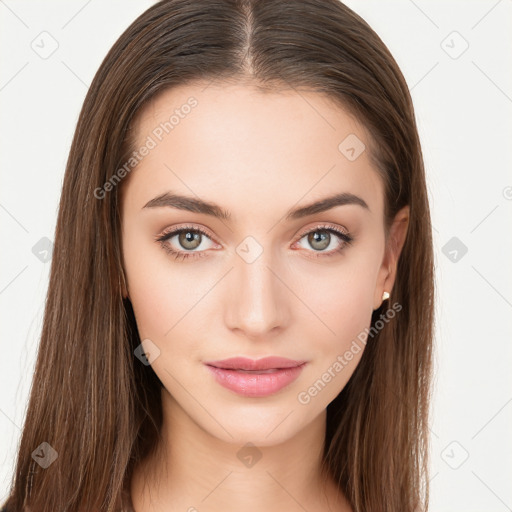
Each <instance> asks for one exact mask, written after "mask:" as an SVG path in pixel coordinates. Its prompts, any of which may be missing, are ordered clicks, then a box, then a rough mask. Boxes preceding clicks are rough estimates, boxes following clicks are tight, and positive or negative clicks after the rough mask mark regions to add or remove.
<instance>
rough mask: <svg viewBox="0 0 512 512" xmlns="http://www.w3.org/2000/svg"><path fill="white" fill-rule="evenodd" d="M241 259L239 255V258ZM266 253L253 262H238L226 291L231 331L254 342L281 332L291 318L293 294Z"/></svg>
mask: <svg viewBox="0 0 512 512" xmlns="http://www.w3.org/2000/svg"><path fill="white" fill-rule="evenodd" d="M236 258H238V256H236ZM273 267H276V265H275V262H274V264H273V262H272V261H271V258H270V257H269V256H268V255H267V252H266V251H263V253H262V254H261V255H260V256H259V257H258V258H257V259H256V260H255V261H252V262H250V263H249V262H247V261H245V260H244V259H243V258H238V259H237V261H235V268H234V269H233V271H232V272H230V276H229V284H228V288H227V290H228V291H227V293H228V297H227V298H226V309H225V321H226V325H227V326H228V327H229V329H231V330H232V331H239V334H240V333H242V334H243V335H244V336H245V337H247V338H250V339H252V340H257V339H268V338H269V337H271V336H272V335H275V334H277V333H278V332H280V331H281V330H282V329H283V328H284V327H285V323H286V322H287V319H288V318H289V315H288V302H287V299H286V297H287V296H288V299H289V298H290V297H289V296H290V293H291V292H290V291H289V290H288V289H287V288H286V286H285V284H284V283H283V281H284V282H286V279H284V276H282V275H280V273H281V274H282V272H280V271H279V270H278V267H276V268H273Z"/></svg>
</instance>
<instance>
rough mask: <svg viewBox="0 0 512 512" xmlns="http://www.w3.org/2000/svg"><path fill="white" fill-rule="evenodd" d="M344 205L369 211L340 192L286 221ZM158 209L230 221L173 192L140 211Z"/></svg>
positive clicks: (299, 210) (291, 212) (210, 206)
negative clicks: (162, 208)
mask: <svg viewBox="0 0 512 512" xmlns="http://www.w3.org/2000/svg"><path fill="white" fill-rule="evenodd" d="M344 205H359V206H361V207H362V208H364V209H366V210H368V211H370V208H369V206H368V205H367V204H366V201H365V200H364V199H362V198H361V197H359V196H356V195H354V194H352V193H350V192H341V193H339V194H335V195H333V196H329V197H325V198H324V199H320V200H319V201H315V202H314V203H310V204H308V205H306V206H300V207H299V208H295V209H292V210H289V211H288V212H287V214H286V220H296V219H301V218H303V217H308V216H310V215H314V214H316V213H320V212H325V211H327V210H330V209H331V208H335V207H337V206H344ZM160 207H170V208H176V209H178V210H185V211H188V212H193V213H202V214H204V215H211V216H212V217H216V218H218V219H221V220H227V221H231V220H232V216H231V213H230V212H229V211H228V210H224V209H223V208H221V207H220V206H219V205H217V204H215V203H212V202H209V201H204V200H203V199H199V198H196V197H191V196H183V195H179V194H175V193H173V192H165V193H163V194H161V195H159V196H157V197H155V198H153V199H151V200H150V201H148V202H147V203H146V204H145V205H144V206H143V208H142V209H144V208H160Z"/></svg>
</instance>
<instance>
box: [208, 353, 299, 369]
mask: <svg viewBox="0 0 512 512" xmlns="http://www.w3.org/2000/svg"><path fill="white" fill-rule="evenodd" d="M305 362H306V361H295V360H293V359H287V358H286V357H277V356H269V357H263V358H262V359H248V358H247V357H231V358H229V359H222V360H219V361H207V362H206V363H205V364H207V365H209V366H215V367H216V368H223V369H225V370H271V369H279V368H294V367H296V366H301V365H302V364H304V363H305Z"/></svg>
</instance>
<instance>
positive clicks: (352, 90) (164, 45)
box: [5, 0, 434, 512]
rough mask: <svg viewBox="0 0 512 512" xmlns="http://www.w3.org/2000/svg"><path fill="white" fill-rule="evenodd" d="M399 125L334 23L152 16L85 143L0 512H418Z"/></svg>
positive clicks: (417, 258)
mask: <svg viewBox="0 0 512 512" xmlns="http://www.w3.org/2000/svg"><path fill="white" fill-rule="evenodd" d="M433 297H434V275H433V251H432V239H431V225H430V214H429V205H428V195H427V189H426V185H425V175H424V168H423V161H422V154H421V147H420V142H419V138H418V133H417V128H416V123H415V117H414V110H413V105H412V102H411V97H410V94H409V91H408V88H407V85H406V83H405V80H404V78H403V76H402V74H401V72H400V70H399V69H398V66H397V64H396V62H395V61H394V59H393V57H392V56H391V55H390V53H389V51H388V50H387V48H386V46H385V45H384V43H383V42H382V41H381V40H380V39H379V37H378V36H377V35H376V34H375V32H374V31H373V30H372V29H371V28H370V27H369V26H368V25H367V24H366V23H365V22H364V21H363V20H362V19H361V18H360V17H359V16H357V15H356V14H355V13H354V12H352V11H351V10H350V9H349V8H347V7H346V6H345V5H343V4H342V3H341V2H339V1H338V0H305V1H302V0H301V1H297V0H293V1H283V0H198V1H193V2H192V1H185V0H163V1H161V2H159V3H157V4H155V5H153V6H152V7H151V8H149V9H148V10H147V11H146V12H145V13H143V14H142V15H141V16H140V17H139V18H138V19H137V20H136V21H135V22H134V23H133V24H132V25H131V26H130V27H129V28H128V29H127V30H126V31H125V33H124V34H122V35H121V37H120V38H119V40H118V41H117V42H116V43H115V45H114V46H113V48H112V49H111V51H110V52H109V53H108V55H107V57H106V58H105V60H104V62H103V63H102V65H101V67H100V69H99V71H98V72H97V74H96V76H95V78H94V80H93V82H92V84H91V87H90V89H89V92H88V94H87V97H86V99H85V102H84V105H83V109H82V112H81V114H80V118H79V121H78V125H77V129H76V133H75V137H74V140H73V144H72V147H71V151H70V155H69V160H68V164H67V168H66V173H65V179H64V184H63V189H62V197H61V203H60V209H59V214H58V221H57V228H56V233H55V249H54V253H53V260H52V267H51V276H50V283H49V289H48V297H47V303H46V310H45V315H44V325H43V331H42V336H41V342H40V348H39V352H38V358H37V364H36V371H35V375H34V379H33V386H32V390H31V395H30V400H29V404H28V411H27V415H26V419H25V423H24V427H23V433H22V437H21V443H20V447H19V455H18V459H17V465H16V471H15V474H14V478H13V482H12V488H11V492H10V495H9V499H8V500H7V502H6V504H5V510H7V511H8V512H18V511H37V512H42V511H56V510H58V511H66V512H75V511H77V512H78V511H88V512H90V511H109V512H110V511H117V510H125V511H136V512H156V511H164V510H165V511H172V512H173V511H178V510H179V511H189V512H192V511H200V512H206V511H223V512H224V511H230V510H244V511H249V512H252V511H256V510H258V511H260V510H266V511H270V512H273V511H277V510H279V511H282V510H286V511H299V510H301V511H304V510H307V511H308V512H317V511H318V512H319V511H327V510H329V511H332V512H342V511H343V512H346V511H353V512H363V511H372V512H373V511H383V512H384V511H386V512H396V511H401V512H405V511H408V512H413V511H419V510H426V509H427V506H428V409H429V403H428V400H429V393H430V378H431V359H432V335H433V334H432V333H433V321H434V317H433V311H434V303H433Z"/></svg>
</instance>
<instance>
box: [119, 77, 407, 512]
mask: <svg viewBox="0 0 512 512" xmlns="http://www.w3.org/2000/svg"><path fill="white" fill-rule="evenodd" d="M205 87H206V84H200V85H193V86H192V85H188V86H184V87H179V88H175V89H172V90H170V91H166V92H165V93H163V94H162V95H160V96H159V97H157V98H156V100H154V101H153V102H152V103H151V104H149V105H148V106H147V107H146V108H145V109H144V110H143V111H142V113H141V115H140V116H138V118H137V123H136V125H135V135H136V144H135V146H136V147H137V148H139V147H141V146H143V145H144V144H145V142H146V141H147V137H148V136H151V134H153V135H152V137H153V139H155V140H156V138H155V136H154V133H155V132H154V130H155V128H156V127H158V126H159V125H160V123H162V122H164V121H166V120H169V118H170V116H171V115H172V114H173V112H174V111H175V109H177V108H180V106H182V105H184V104H185V103H186V102H187V99H188V98H189V97H191V96H193V97H194V98H195V99H196V100H197V106H195V107H194V108H193V109H192V110H191V111H190V112H189V113H188V114H187V115H183V116H182V117H180V119H179V122H178V123H177V124H176V125H175V126H174V128H173V129H172V131H169V133H166V134H164V136H163V137H162V138H161V139H162V140H157V142H158V143H157V144H156V146H155V147H154V148H152V149H151V150H150V151H149V153H148V154H147V155H146V156H144V158H143V159H142V161H140V163H139V164H138V165H137V167H136V168H135V170H133V171H132V173H131V174H130V175H129V177H127V178H125V181H124V182H123V183H122V187H123V195H122V205H121V208H122V229H123V239H122V245H123V258H124V265H125V270H126V275H127V289H126V290H125V293H126V295H127V296H128V297H129V298H130V300H131V302H132V305H133V308H134V312H135V316H136V320H137V326H138V330H139V334H140V338H141V340H146V339H149V340H151V343H152V344H153V345H152V347H155V346H156V347H157V348H158V351H159V353H158V357H156V358H155V359H154V360H153V361H152V362H151V366H152V368H153V370H154V371H155V373H156V374H157V375H158V377H159V378H160V380H161V381H162V383H163V388H162V394H161V399H162V407H163V412H164V425H163V429H162V435H163V438H164V443H163V444H162V445H161V446H160V450H159V452H158V455H157V456H155V457H153V458H152V459H151V460H149V459H147V460H146V461H144V464H141V465H139V466H138V467H137V468H136V470H135V473H134V476H133V479H132V485H131V496H132V501H133V505H134V509H135V511H136V512H160V511H162V512H163V511H166V512H174V511H181V512H186V511H188V512H195V511H199V512H211V511H231V510H233V511H234V510H243V511H245V512H256V511H257V512H261V511H262V510H265V511H268V512H274V511H279V512H282V511H283V510H286V511H289V512H294V511H297V512H298V511H301V512H304V510H306V511H308V512H320V511H322V512H325V511H332V512H349V511H351V508H350V506H349V504H348V502H347V500H346V498H345V497H344V496H343V493H342V492H341V490H339V489H338V487H337V486H336V484H335V483H334V481H333V480H332V478H322V476H321V473H320V462H321V454H322V450H323V444H324V432H325V424H326V407H327V405H328V404H329V403H330V402H331V401H332V400H333V399H334V398H335V397H336V396H337V395H338V394H339V392H340V391H341V390H342V389H343V388H344V386H345V385H346V383H347V382H348V380H349V378H350V377H351V375H352V374H353V372H354V370H355V368H356V367H357V364H358V363H359V361H360V359H361V356H362V354H363V352H364V344H361V343H360V345H361V348H362V350H359V352H357V353H355V354H353V357H352V358H351V359H350V360H348V361H347V362H346V364H345V365H344V366H343V368H342V370H341V371H338V372H336V374H335V376H334V377H333V378H332V379H330V381H329V382H328V383H327V384H326V385H325V387H324V388H323V389H322V390H321V391H320V392H318V393H317V394H316V395H315V396H312V395H311V394H307V393H306V392H307V391H308V389H309V388H310V387H311V386H312V385H313V384H314V383H315V382H316V381H318V379H319V378H321V377H322V375H323V374H325V372H326V371H327V369H328V368H330V367H331V368H332V366H333V363H334V362H335V361H336V360H337V358H338V356H339V355H343V354H344V353H346V351H347V350H348V349H349V348H350V347H351V346H353V345H351V344H353V341H354V340H355V339H357V336H358V335H359V334H360V333H361V332H363V331H364V330H365V328H368V327H369V326H370V321H371V314H372V311H373V310H374V309H376V308H378V307H379V306H380V304H381V302H382V294H383V292H384V291H388V292H389V291H391V289H392V287H393V284H394V281H395V277H396V264H397V261H398V257H399V254H400V251H401V249H402V246H403V243H404V241H405V236H406V232H407V226H408V214H409V212H408V209H407V208H404V209H403V210H401V211H400V212H399V213H398V215H397V216H396V218H395V221H394V223H393V225H392V228H391V232H390V240H389V243H388V244H387V245H386V243H385V236H384V224H383V222H384V221H383V218H384V217H383V215H384V189H383V184H382V182H381V180H380V178H379V176H378V174H377V172H376V170H375V169H374V168H373V166H372V163H371V162H370V159H369V154H368V149H367V150H363V151H362V153H361V154H360V155H359V156H358V157H357V158H356V159H354V160H350V159H349V158H347V157H346V155H345V154H343V153H342V152H341V151H340V150H339V149H338V146H339V144H340V143H341V142H342V141H343V140H344V139H345V138H346V137H347V136H348V135H349V134H355V136H357V138H358V139H359V140H360V141H362V142H363V143H364V144H366V147H367V148H368V137H367V133H366V131H365V130H364V128H363V127H362V126H361V125H360V124H359V123H357V122H356V121H355V120H354V119H353V118H352V117H351V116H349V115H348V114H347V113H346V112H345V111H344V110H342V109H341V108H339V107H335V106H334V105H333V104H332V103H330V101H329V100H328V99H327V98H326V97H325V96H322V95H319V94H317V93H313V92H302V91H301V92H300V94H299V93H297V92H296V91H293V90H290V91H286V92H280V93H269V94H263V93H261V92H259V91H257V90H255V89H254V88H252V87H250V86H248V85H227V84H223V85H220V84H217V85H213V84H212V85H209V86H208V87H206V88H205ZM187 112H188V110H187ZM170 191H172V192H173V193H175V194H180V195H185V196H189V197H192V198H195V199H198V198H200V199H202V200H204V201H208V202H211V203H215V204H217V205H219V206H220V207H221V208H222V209H225V210H228V211H229V212H230V213H231V216H232V219H231V220H226V219H219V218H216V217H213V216H210V215H207V214H206V213H197V212H192V211H185V210H181V209H177V208H171V207H169V206H159V207H152V208H149V207H148V208H144V206H145V205H146V204H147V203H148V202H149V201H150V200H152V199H153V198H155V197H157V196H160V195H161V194H164V193H165V192H170ZM341 192H348V193H351V194H354V195H355V196H357V197H359V198H361V199H362V200H363V201H364V202H365V203H366V205H367V206H368V208H364V207H363V206H361V205H360V204H355V203H354V204H344V205H339V206H336V207H334V208H331V209H329V210H327V211H323V212H317V213H312V214H310V215H308V216H307V217H302V218H295V219H287V218H286V214H287V212H288V211H289V210H290V209H296V208H298V207H301V206H305V205H309V204H310V203H313V202H316V201H318V200H320V199H323V198H326V197H329V196H332V195H334V194H336V193H341ZM326 225H327V227H328V228H331V227H332V228H336V229H339V230H341V231H342V233H349V234H350V236H352V237H353V241H352V242H351V243H350V244H347V243H346V242H345V241H344V239H343V238H341V237H340V236H339V235H337V234H335V233H333V232H326V227H325V226H326ZM185 226H186V227H187V229H188V231H190V230H191V229H192V230H193V229H196V228H202V229H204V230H205V231H206V233H207V235H203V234H201V233H198V234H197V236H198V238H197V239H196V240H197V242H196V244H195V245H193V244H192V243H191V242H189V243H188V245H186V239H184V238H183V235H182V237H180V236H179V235H178V234H175V235H174V236H173V237H172V238H170V239H168V240H167V241H166V242H165V243H164V244H166V246H167V247H171V248H172V249H174V250H176V251H179V252H182V253H187V254H192V253H195V255H196V256H197V254H199V253H202V256H204V257H190V258H189V259H185V260H183V259H175V258H174V256H173V255H172V254H169V253H168V252H167V251H166V250H165V247H164V246H162V243H161V242H158V241H155V238H156V237H158V236H159V235H162V234H164V232H165V233H167V232H169V231H170V230H171V229H174V228H183V227H185ZM311 232H313V233H318V235H317V238H316V240H318V241H316V242H315V238H313V237H312V236H310V237H308V234H309V233H311ZM322 234H324V235H325V237H326V238H324V240H326V242H325V244H324V245H322V243H321V242H320V235H322ZM247 237H252V238H250V239H249V240H247ZM184 244H185V245H184ZM240 248H243V249H244V251H240ZM338 248H341V251H339V252H336V249H338ZM237 249H238V251H237ZM259 252H261V254H259ZM328 253H330V254H331V256H328V255H327V254H328ZM247 254H249V255H252V256H254V255H256V254H259V256H258V257H256V258H254V259H251V258H247V257H246V256H245V255H247ZM150 352H151V350H150ZM153 354H155V352H154V350H153ZM268 355H276V356H281V357H287V358H290V359H296V360H304V361H307V364H306V365H305V367H304V368H303V370H302V372H301V374H300V375H299V377H298V378H297V379H296V380H295V381H293V382H292V383H290V384H289V385H288V386H286V387H285V388H283V389H281V390H279V391H278V392H276V393H274V394H271V395H269V396H265V397H247V396H243V395H240V394H238V393H235V392H234V391H232V390H229V389H226V388H224V387H223V386H221V385H220V384H218V383H217V382H216V381H215V379H214V378H213V377H212V374H211V372H210V371H208V369H207V367H206V366H205V364H204V362H205V361H211V360H218V359H225V358H228V357H235V356H244V357H248V358H252V359H260V358H262V357H265V356H268ZM301 393H302V395H300V394H301ZM305 395H307V396H309V400H308V401H307V403H306V401H305V400H302V401H301V400H300V399H299V396H303V397H304V396H305ZM246 443H252V445H254V446H255V448H253V447H252V445H251V446H250V447H246V446H245V445H246ZM244 447H245V448H244ZM244 455H249V459H250V458H251V457H254V456H255V457H256V458H257V457H259V459H258V460H257V461H256V462H255V463H247V462H246V461H247V460H248V459H247V458H246V459H244ZM252 460H255V459H252Z"/></svg>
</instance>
